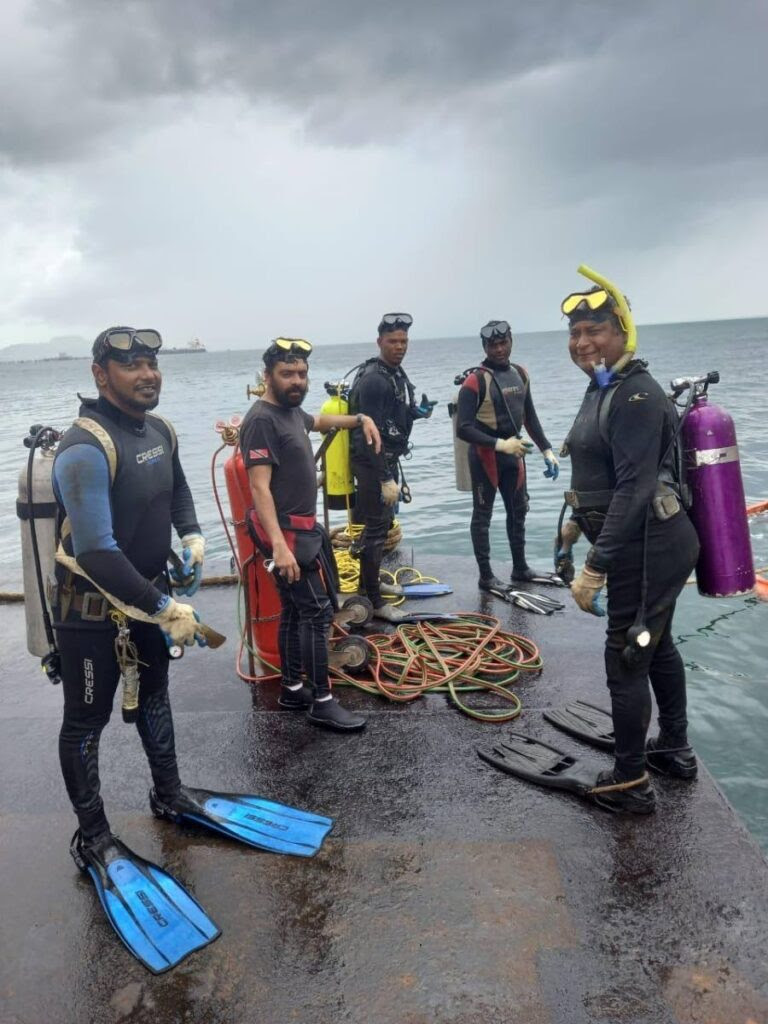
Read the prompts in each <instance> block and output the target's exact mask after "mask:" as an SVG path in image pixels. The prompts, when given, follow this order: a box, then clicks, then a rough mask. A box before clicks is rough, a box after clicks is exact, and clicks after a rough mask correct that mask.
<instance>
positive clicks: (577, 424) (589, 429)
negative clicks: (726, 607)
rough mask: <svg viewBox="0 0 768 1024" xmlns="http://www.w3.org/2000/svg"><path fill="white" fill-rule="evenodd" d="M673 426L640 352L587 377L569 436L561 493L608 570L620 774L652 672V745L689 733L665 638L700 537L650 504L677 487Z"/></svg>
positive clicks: (674, 656)
mask: <svg viewBox="0 0 768 1024" xmlns="http://www.w3.org/2000/svg"><path fill="white" fill-rule="evenodd" d="M611 391H612V392H613V393H611ZM606 401H609V405H608V407H607V413H606V412H605V411H604V410H603V406H604V403H605V402H606ZM676 426H677V417H676V413H675V410H674V408H673V406H672V405H671V403H670V401H669V399H668V398H667V397H666V395H665V394H664V392H663V390H662V388H661V387H660V386H659V384H658V383H657V382H656V381H655V380H654V379H653V377H652V376H651V375H650V374H649V373H648V371H647V370H646V368H645V364H644V363H643V362H641V361H639V360H637V361H635V362H633V363H630V365H629V368H628V369H627V370H626V371H625V372H624V373H622V374H620V375H619V379H618V381H617V383H616V384H614V385H613V386H612V388H611V389H610V391H607V392H606V391H601V390H600V389H598V387H597V385H596V384H595V383H594V382H592V383H591V384H590V385H589V387H588V388H587V391H586V394H585V396H584V400H583V402H582V405H581V408H580V409H579V412H578V414H577V416H576V419H575V421H574V423H573V426H572V427H571V430H570V432H569V434H568V438H567V440H566V448H567V453H568V455H570V457H571V464H572V475H571V487H572V490H570V491H567V492H566V500H568V501H569V502H570V503H571V504H572V505H573V506H574V508H573V513H572V516H573V518H574V519H575V520H576V522H577V523H578V524H579V525H580V526H581V528H582V530H583V532H584V535H585V536H586V538H587V539H588V540H589V541H591V543H592V548H591V549H590V551H589V553H588V555H587V558H586V562H587V565H589V566H590V568H592V569H594V570H595V571H596V572H604V573H606V574H607V590H608V607H607V611H608V630H607V634H606V642H605V667H606V675H607V681H608V688H609V690H610V694H611V706H612V712H613V722H614V729H615V733H616V777H617V778H618V779H626V780H630V779H636V778H638V777H639V776H640V775H641V774H642V773H643V772H644V771H645V738H646V733H647V731H648V726H649V724H650V720H651V696H650V691H649V687H648V683H649V680H650V685H651V687H652V688H653V692H654V696H655V697H656V703H657V705H658V710H659V726H660V729H661V735H660V742H659V744H658V745H659V746H660V747H664V748H678V747H684V746H685V745H686V743H687V725H688V723H687V718H686V693H685V667H684V665H683V660H682V658H681V657H680V654H679V652H678V650H677V648H676V647H675V645H674V643H673V640H672V616H673V614H674V610H675V602H676V600H677V597H678V596H679V594H680V592H681V591H682V589H683V586H684V585H685V581H686V580H687V579H688V576H689V575H690V573H691V571H692V570H693V568H694V566H695V565H696V561H697V558H698V552H699V542H698V538H697V536H696V531H695V530H694V528H693V525H692V523H691V521H690V519H689V518H688V516H687V515H686V514H685V511H684V510H683V509H682V507H679V510H678V511H677V512H676V513H675V514H673V515H672V516H671V517H670V518H666V519H660V518H659V517H658V515H657V514H655V513H654V511H653V500H654V497H655V496H656V495H657V494H658V493H659V489H660V488H662V489H664V488H666V489H668V490H672V491H674V490H676V489H677V488H678V486H679V485H678V484H676V482H675V479H674V476H675V473H674V465H673V456H672V452H671V450H670V442H671V441H672V438H673V435H674V431H675V428H676ZM679 496H680V495H679V494H678V497H679ZM646 518H647V522H648V528H647V547H646V552H645V559H646V569H647V579H648V595H647V602H646V607H647V614H646V619H645V624H646V626H647V628H648V629H649V631H650V633H651V643H650V645H649V646H648V647H646V648H645V649H644V650H641V651H638V652H637V656H636V658H634V659H632V660H631V663H629V664H628V662H627V659H626V658H625V657H623V656H622V652H623V651H624V648H625V646H626V644H627V630H628V629H629V628H630V627H631V626H632V625H633V624H634V622H635V617H636V615H637V611H638V608H639V606H640V601H641V584H642V578H643V549H644V535H645V531H646Z"/></svg>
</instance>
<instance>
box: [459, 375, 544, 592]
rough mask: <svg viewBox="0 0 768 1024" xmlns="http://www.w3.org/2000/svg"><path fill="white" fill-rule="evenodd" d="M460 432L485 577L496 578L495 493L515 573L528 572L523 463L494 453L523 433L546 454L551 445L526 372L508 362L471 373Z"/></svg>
mask: <svg viewBox="0 0 768 1024" xmlns="http://www.w3.org/2000/svg"><path fill="white" fill-rule="evenodd" d="M457 405H458V408H457V419H456V433H457V434H458V436H459V437H460V438H461V439H462V440H463V441H466V442H467V443H468V444H469V446H470V447H469V471H470V476H471V479H472V522H471V524H470V535H471V537H472V547H473V549H474V552H475V558H476V560H477V564H478V567H479V569H480V575H481V577H483V578H485V579H488V578H490V577H491V576H493V570H492V568H491V547H490V540H489V531H490V525H491V516H492V515H493V503H494V500H495V498H496V492H497V491H500V492H501V497H502V500H503V502H504V508H505V510H506V514H507V538H508V540H509V547H510V551H511V553H512V562H513V567H514V570H515V571H516V572H522V571H524V570H525V569H527V567H528V566H527V563H526V559H525V517H526V513H527V512H528V492H527V489H526V475H525V460H524V459H519V458H517V456H515V455H507V454H505V453H504V452H497V451H495V450H494V446H495V444H496V441H497V440H498V439H499V438H508V437H513V436H516V435H519V434H520V432H521V430H522V428H523V427H525V429H526V432H527V433H528V435H529V436H530V438H531V440H532V441H533V443H534V444H535V445H536V446H537V447H538V448H539V449H540V450H541V451H546V449H547V448H550V447H551V445H550V443H549V441H548V440H547V438H546V436H545V434H544V431H543V430H542V427H541V424H540V423H539V417H538V416H537V414H536V409H535V407H534V404H533V398H532V397H531V388H530V382H529V379H528V375H527V373H526V372H525V370H524V369H523V368H522V367H520V366H516V365H515V364H514V363H508V364H507V366H505V367H503V368H501V369H499V368H498V367H496V366H494V365H493V364H492V363H491V362H490V361H489V360H487V359H486V360H484V361H483V363H482V366H481V367H478V368H477V369H476V370H473V371H472V372H471V373H470V374H469V375H468V376H467V378H466V380H465V381H464V383H463V384H462V386H461V389H460V390H459V398H458V403H457Z"/></svg>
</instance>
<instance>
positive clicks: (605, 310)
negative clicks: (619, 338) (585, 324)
mask: <svg viewBox="0 0 768 1024" xmlns="http://www.w3.org/2000/svg"><path fill="white" fill-rule="evenodd" d="M579 307H585V308H584V312H585V313H586V314H587V317H588V318H589V319H595V320H598V321H602V320H607V319H609V318H610V317H615V318H616V319H617V320H618V322H619V326H620V327H621V329H622V331H624V333H625V334H627V333H628V329H627V326H626V324H625V323H624V320H623V318H622V316H621V313H620V312H619V310H618V309H617V307H616V302H615V300H614V298H613V296H612V295H611V294H610V293H609V292H607V291H606V290H605V289H604V288H598V289H597V291H593V292H571V294H570V295H567V296H566V297H565V298H564V299H563V301H562V302H561V303H560V312H561V313H562V314H563V315H564V316H567V317H572V316H573V314H574V313H575V312H576V311H577V310H578V309H579ZM587 311H588V312H587ZM590 313H592V314H593V313H598V314H599V315H598V316H597V317H591V316H589V314H590Z"/></svg>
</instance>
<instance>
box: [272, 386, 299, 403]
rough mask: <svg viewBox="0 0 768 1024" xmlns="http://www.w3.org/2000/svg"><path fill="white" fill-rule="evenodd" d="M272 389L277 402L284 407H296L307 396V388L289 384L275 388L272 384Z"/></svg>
mask: <svg viewBox="0 0 768 1024" xmlns="http://www.w3.org/2000/svg"><path fill="white" fill-rule="evenodd" d="M272 391H273V393H274V396H275V398H276V399H277V401H278V403H279V404H280V405H282V406H283V408H284V409H297V408H298V407H299V406H300V405H301V404H302V402H303V401H304V399H305V398H306V397H307V388H306V387H298V386H297V385H295V384H291V385H290V386H289V387H287V388H276V387H275V386H274V384H273V385H272Z"/></svg>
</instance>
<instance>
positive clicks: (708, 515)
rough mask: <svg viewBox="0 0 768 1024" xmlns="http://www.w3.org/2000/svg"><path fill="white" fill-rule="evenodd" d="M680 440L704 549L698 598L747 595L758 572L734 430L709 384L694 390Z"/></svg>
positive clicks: (693, 515) (698, 568) (693, 514)
mask: <svg viewBox="0 0 768 1024" xmlns="http://www.w3.org/2000/svg"><path fill="white" fill-rule="evenodd" d="M709 376H710V380H709V381H707V383H716V381H717V379H718V377H717V375H715V374H714V373H713V374H712V375H709ZM674 383H675V382H673V385H674ZM681 435H682V441H683V449H684V456H685V470H686V479H687V483H688V486H689V487H690V491H691V502H692V503H691V508H690V509H689V511H688V515H689V516H690V518H691V521H692V523H693V525H694V526H695V527H696V533H697V534H698V535H699V543H700V545H701V553H700V554H699V561H698V563H697V565H696V583H697V585H698V588H699V593H700V594H703V595H704V596H705V597H735V596H736V595H738V594H748V593H749V592H750V591H751V590H752V589H753V588H754V585H755V568H754V563H753V560H752V544H751V542H750V539H749V523H748V521H747V509H746V506H747V503H746V499H745V497H744V484H743V483H742V480H741V466H740V465H739V449H738V447H737V444H736V428H735V427H734V424H733V420H732V419H731V417H730V416H729V415H728V413H727V412H726V411H725V409H722V408H721V407H720V406H718V405H713V404H710V402H709V400H708V398H707V395H706V384H704V386H703V389H699V388H696V389H695V394H694V398H693V402H692V404H691V408H690V410H689V412H688V413H687V415H686V416H685V419H684V420H683V425H682V431H681Z"/></svg>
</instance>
